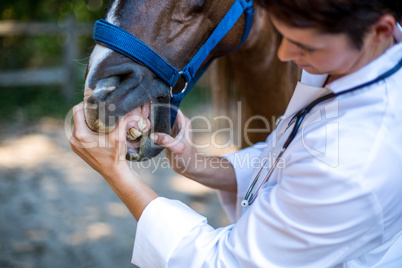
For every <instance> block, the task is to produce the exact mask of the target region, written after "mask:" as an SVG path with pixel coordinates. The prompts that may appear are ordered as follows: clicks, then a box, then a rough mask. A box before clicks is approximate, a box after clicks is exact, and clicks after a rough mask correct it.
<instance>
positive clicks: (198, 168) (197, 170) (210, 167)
mask: <svg viewBox="0 0 402 268" xmlns="http://www.w3.org/2000/svg"><path fill="white" fill-rule="evenodd" d="M196 158H197V159H196V162H195V165H194V167H193V168H192V169H188V170H186V171H185V172H184V173H182V174H183V175H184V176H186V177H187V178H189V179H192V180H194V181H196V182H199V183H201V184H203V185H205V186H208V187H211V188H214V189H217V190H221V191H227V192H233V193H236V192H237V182H236V174H235V171H234V168H233V166H232V164H231V163H230V162H229V161H228V160H227V159H226V158H223V157H217V156H214V157H206V156H202V155H199V154H197V156H196Z"/></svg>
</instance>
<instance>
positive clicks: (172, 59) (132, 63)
mask: <svg viewBox="0 0 402 268" xmlns="http://www.w3.org/2000/svg"><path fill="white" fill-rule="evenodd" d="M234 2H235V3H234ZM237 2H242V3H241V5H244V3H246V4H247V1H245V0H241V1H239V0H235V1H233V0H219V1H218V0H191V1H177V0H163V1H162V0H147V1H144V0H112V1H111V2H110V4H109V7H108V8H107V11H106V15H105V23H106V24H107V25H106V26H108V25H109V24H110V25H115V26H118V27H119V28H120V29H123V30H124V31H125V32H128V33H130V34H131V35H133V36H135V37H136V38H137V39H138V40H141V42H142V43H143V44H145V45H146V46H148V47H149V48H150V50H152V51H153V52H155V53H156V54H157V55H158V56H159V57H161V58H162V59H163V60H164V61H165V62H167V63H168V65H171V66H172V67H173V69H177V70H182V69H183V68H186V66H188V64H189V62H191V61H192V59H193V58H194V56H196V57H197V55H199V54H200V53H198V52H199V51H200V50H202V48H203V47H204V45H205V43H206V42H208V41H210V39H211V34H212V35H214V34H215V31H216V28H217V26H219V25H220V22H221V21H222V19H223V18H224V17H226V15H227V13H228V11H230V10H232V9H233V6H234V4H236V3H237ZM238 5H240V4H238ZM244 17H245V16H244V15H242V14H240V15H239V18H240V19H238V20H237V19H236V21H234V22H233V27H230V28H231V29H230V31H229V32H228V33H227V34H225V35H224V36H223V37H222V39H219V42H217V44H216V46H214V47H213V48H211V49H210V51H208V53H204V54H208V55H205V60H204V59H203V60H202V62H200V64H199V65H200V66H198V67H200V68H199V69H197V70H201V69H203V68H204V67H205V66H206V65H207V64H208V63H209V62H210V61H211V60H212V59H214V58H216V57H219V56H222V55H225V54H228V53H230V52H232V51H233V50H235V49H236V48H237V47H238V46H239V44H240V43H241V42H242V39H243V38H244V31H245V28H247V22H246V20H245V19H243V18H244ZM112 41H113V40H112ZM97 43H98V44H97V45H96V46H95V48H94V50H93V52H92V54H91V56H90V59H89V64H88V69H87V74H86V82H85V97H84V101H85V115H86V122H87V124H88V126H89V127H90V128H91V129H92V130H94V131H96V132H103V133H107V132H110V131H112V130H113V129H114V128H115V127H116V124H117V122H118V120H119V119H120V118H121V117H123V116H125V115H127V114H129V113H132V112H133V111H134V110H137V111H138V109H139V107H141V109H142V116H143V117H145V119H144V120H143V119H141V120H140V121H141V122H142V123H143V122H151V125H152V130H151V131H152V132H164V133H170V127H171V122H170V121H171V119H170V108H169V106H170V103H171V98H172V96H173V95H174V94H180V92H181V90H182V89H183V88H184V87H185V84H186V83H187V82H189V81H188V78H186V76H185V75H182V76H180V75H179V77H177V79H176V80H175V81H174V85H169V84H168V83H166V81H164V79H161V77H160V76H158V75H157V74H156V73H155V71H154V70H152V68H149V66H146V64H144V62H141V61H138V60H132V59H131V58H130V57H127V55H124V53H120V52H116V51H115V50H116V49H114V50H113V49H111V48H110V46H107V45H105V44H103V43H102V42H97ZM201 54H202V53H201ZM142 56H144V55H142ZM146 57H147V56H145V58H146ZM145 60H146V59H145ZM190 71H191V70H190ZM196 72H197V71H196ZM197 73H199V72H197ZM180 74H182V73H180ZM194 75H196V74H191V75H187V76H194ZM167 107H168V108H167ZM139 119H140V118H139ZM148 119H149V121H148ZM135 124H137V125H138V124H139V123H134V125H135ZM129 125H130V124H129ZM131 125H133V124H131ZM141 125H143V124H141ZM138 126H139V125H138ZM140 130H144V132H143V133H142V132H141V133H138V132H137V133H132V132H131V131H130V129H128V130H127V131H128V135H127V137H128V148H129V150H128V159H129V160H135V161H142V160H145V159H149V158H152V157H154V156H156V155H157V154H159V152H161V150H162V148H160V147H159V146H157V145H156V144H154V143H153V142H152V141H151V140H150V139H149V133H150V132H151V131H148V132H146V131H147V130H149V127H148V128H146V127H143V128H142V127H140ZM130 132H131V134H130Z"/></svg>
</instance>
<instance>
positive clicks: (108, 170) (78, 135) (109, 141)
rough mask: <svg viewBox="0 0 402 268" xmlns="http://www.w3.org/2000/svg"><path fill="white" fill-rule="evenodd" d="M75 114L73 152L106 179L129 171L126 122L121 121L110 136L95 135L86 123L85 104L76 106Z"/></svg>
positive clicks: (72, 140)
mask: <svg viewBox="0 0 402 268" xmlns="http://www.w3.org/2000/svg"><path fill="white" fill-rule="evenodd" d="M73 112H74V129H73V136H72V137H71V138H70V145H71V148H72V150H73V151H74V152H75V153H76V154H77V155H78V156H80V157H81V158H82V159H83V160H84V161H85V162H86V163H88V164H89V165H90V166H91V167H92V168H93V169H95V170H96V171H97V172H99V173H100V174H101V175H102V176H104V177H105V179H106V178H109V177H111V176H112V175H113V174H115V173H116V172H117V171H122V170H127V169H129V165H128V163H127V161H126V159H125V156H126V153H127V145H126V133H127V132H126V126H125V124H124V122H125V121H124V120H123V119H122V120H120V121H119V123H118V124H117V127H116V129H115V130H113V131H112V132H110V133H108V134H101V133H95V132H93V131H92V130H90V129H89V128H88V126H87V124H86V122H85V115H84V103H83V102H82V103H80V104H78V105H76V106H75V107H74V108H73Z"/></svg>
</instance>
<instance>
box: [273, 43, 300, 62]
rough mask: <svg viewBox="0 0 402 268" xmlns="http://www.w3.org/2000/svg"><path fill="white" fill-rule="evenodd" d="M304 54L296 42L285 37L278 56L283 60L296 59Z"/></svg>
mask: <svg viewBox="0 0 402 268" xmlns="http://www.w3.org/2000/svg"><path fill="white" fill-rule="evenodd" d="M301 56H303V51H301V49H300V48H299V47H297V46H296V45H295V44H293V43H291V42H289V41H288V40H287V39H286V38H283V39H282V41H281V44H280V46H279V48H278V58H279V60H281V61H295V60H297V59H299V58H300V57H301Z"/></svg>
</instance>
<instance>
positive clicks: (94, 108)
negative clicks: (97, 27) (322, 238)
mask: <svg viewBox="0 0 402 268" xmlns="http://www.w3.org/2000/svg"><path fill="white" fill-rule="evenodd" d="M122 59H123V60H122ZM124 59H125V58H124V57H123V58H122V56H119V55H118V54H116V52H113V51H111V50H110V49H108V48H105V47H102V46H99V45H97V46H96V47H95V49H94V51H93V53H92V55H91V58H90V62H89V70H88V74H87V77H86V82H85V93H84V102H85V110H84V111H85V117H86V122H87V125H88V127H89V128H90V129H92V130H93V131H95V132H100V133H108V132H110V131H113V130H114V129H115V127H116V124H117V122H118V121H119V119H121V118H122V117H124V116H125V115H127V114H129V113H130V112H132V111H133V110H135V109H136V108H138V107H141V106H143V105H145V104H150V103H152V105H151V107H152V109H151V111H150V118H149V120H150V122H151V125H152V128H151V132H163V133H167V134H170V109H168V108H167V107H168V105H169V103H170V90H169V88H168V87H167V86H166V85H165V84H164V83H163V82H162V81H161V80H159V79H155V77H154V76H153V74H152V73H151V72H150V71H149V70H148V69H147V68H144V67H143V66H140V65H138V64H137V63H135V62H132V61H124ZM104 66H108V67H107V68H106V67H105V68H104ZM104 72H107V73H108V74H109V76H105V75H104ZM122 73H123V74H125V76H124V77H125V79H122V78H121V74H122ZM102 77H107V78H102ZM126 78H127V79H126ZM149 133H150V132H148V133H144V134H143V135H142V136H141V137H140V138H139V139H138V140H137V141H138V144H139V145H138V150H130V151H129V153H128V155H127V159H129V160H131V161H143V160H146V159H150V158H152V157H154V156H156V155H158V154H159V153H160V152H161V151H162V150H163V148H161V147H160V146H158V145H156V144H154V143H153V142H152V141H151V140H150V139H149ZM137 141H136V142H137ZM128 143H130V141H128ZM131 143H133V142H132V141H131ZM131 147H133V146H131Z"/></svg>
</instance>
